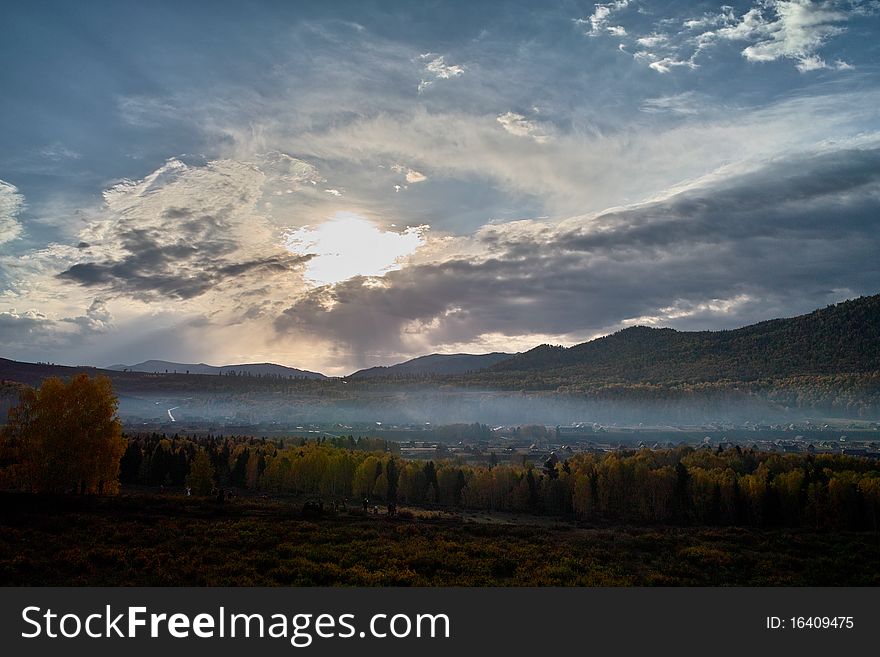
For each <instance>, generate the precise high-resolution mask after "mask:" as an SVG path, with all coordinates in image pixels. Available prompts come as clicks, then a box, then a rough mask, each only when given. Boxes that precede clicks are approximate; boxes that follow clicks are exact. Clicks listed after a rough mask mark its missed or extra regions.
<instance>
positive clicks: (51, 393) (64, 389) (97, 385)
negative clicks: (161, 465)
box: [3, 374, 126, 494]
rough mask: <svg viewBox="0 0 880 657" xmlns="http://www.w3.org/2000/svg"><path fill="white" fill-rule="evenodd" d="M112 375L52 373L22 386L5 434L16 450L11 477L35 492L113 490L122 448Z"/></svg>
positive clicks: (8, 444)
mask: <svg viewBox="0 0 880 657" xmlns="http://www.w3.org/2000/svg"><path fill="white" fill-rule="evenodd" d="M118 404H119V402H118V400H117V398H116V395H115V394H114V393H113V387H112V385H111V383H110V379H108V378H107V377H104V376H98V377H95V378H90V377H89V376H88V375H86V374H79V375H77V376H75V377H73V378H72V379H71V380H70V382H69V383H64V382H63V381H62V380H61V379H58V378H56V377H52V378H49V379H46V380H45V381H43V384H42V385H41V386H40V387H39V388H37V389H33V388H25V389H24V390H23V391H22V392H21V395H20V398H19V403H18V405H17V406H15V407H14V408H12V409H10V411H9V418H8V422H7V426H6V429H5V431H4V435H3V442H4V444H5V450H4V451H8V452H10V453H11V454H13V455H14V458H13V459H12V460H13V463H12V464H11V466H10V467H11V468H12V469H13V473H12V476H11V477H10V479H11V480H12V481H13V482H14V483H15V485H17V486H18V487H20V488H24V489H26V490H31V491H35V492H51V493H80V494H85V493H91V494H95V493H97V494H114V493H117V492H118V491H119V462H120V460H121V459H122V455H123V453H124V452H125V448H126V440H125V439H124V438H123V437H122V424H121V423H120V421H119V417H118V416H117V412H116V411H117V408H118Z"/></svg>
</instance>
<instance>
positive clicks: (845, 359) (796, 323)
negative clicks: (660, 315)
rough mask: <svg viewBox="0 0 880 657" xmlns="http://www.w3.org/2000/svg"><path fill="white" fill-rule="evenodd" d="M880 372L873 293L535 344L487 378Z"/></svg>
mask: <svg viewBox="0 0 880 657" xmlns="http://www.w3.org/2000/svg"><path fill="white" fill-rule="evenodd" d="M878 370H880V295H873V296H867V297H864V296H863V297H858V298H856V299H850V300H848V301H843V302H840V303H837V304H832V305H830V306H827V307H825V308H820V309H817V310H814V311H812V312H810V313H806V314H804V315H798V316H795V317H789V318H777V319H769V320H764V321H762V322H758V323H755V324H750V325H747V326H743V327H740V328H736V329H728V330H722V331H677V330H675V329H671V328H653V327H646V326H635V327H628V328H626V329H622V330H620V331H617V332H615V333H612V334H610V335H607V336H604V337H601V338H596V339H595V340H591V341H589V342H583V343H580V344H576V345H573V346H571V347H560V346H553V345H539V346H538V347H535V348H533V349H530V350H528V351H525V352H523V353H521V354H517V355H516V356H513V357H512V358H509V359H507V360H505V361H502V362H499V363H496V364H495V365H493V366H492V367H490V368H489V370H488V372H487V376H489V377H491V376H492V375H501V374H504V373H506V374H512V373H514V372H519V373H528V372H532V373H540V372H545V373H546V372H553V374H555V375H559V376H564V375H572V376H577V377H579V378H585V379H590V380H607V381H620V382H634V381H642V382H661V381H664V382H669V381H676V380H678V381H715V380H720V379H731V380H742V381H750V380H755V379H758V378H762V377H781V376H793V375H819V374H822V375H825V374H835V373H858V372H872V371H878Z"/></svg>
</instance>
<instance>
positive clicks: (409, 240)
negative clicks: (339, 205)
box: [284, 212, 427, 285]
mask: <svg viewBox="0 0 880 657" xmlns="http://www.w3.org/2000/svg"><path fill="white" fill-rule="evenodd" d="M426 229H427V226H418V227H415V228H407V229H406V230H404V231H403V232H400V233H398V232H394V231H386V230H383V229H382V228H381V227H380V226H378V225H377V224H375V223H373V222H372V221H369V220H368V219H365V218H363V217H361V216H359V215H356V214H353V213H350V212H337V213H336V214H335V215H334V216H333V218H332V219H329V220H328V221H325V222H324V223H322V224H320V225H318V226H315V227H314V228H313V227H311V226H304V227H303V228H300V229H298V230H295V231H292V232H290V233H287V234H286V235H285V236H284V245H285V246H286V247H287V248H288V249H289V250H290V251H291V252H293V253H297V254H301V255H309V254H311V255H314V257H313V258H312V259H311V260H309V263H308V265H307V266H306V272H305V275H306V278H307V279H309V280H310V281H312V282H313V283H316V284H318V285H328V284H331V283H338V282H340V281H344V280H347V279H349V278H352V277H354V276H382V275H383V274H385V273H387V272H389V271H392V270H395V269H400V267H401V263H400V261H401V259H402V258H404V257H405V256H408V255H409V254H411V253H413V252H414V251H415V250H416V249H417V248H418V247H419V246H421V245H422V244H424V239H423V238H422V233H423V232H424V231H425V230H426Z"/></svg>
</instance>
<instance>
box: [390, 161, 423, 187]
mask: <svg viewBox="0 0 880 657" xmlns="http://www.w3.org/2000/svg"><path fill="white" fill-rule="evenodd" d="M391 170H392V171H394V172H395V173H402V174H404V180H406V182H407V183H409V184H411V185H412V184H415V183H420V182H425V181H426V180H427V179H428V176H426V175H425V174H423V173H422V172H420V171H416V170H415V169H410V168H409V167H405V166H403V165H402V164H393V165H391ZM395 187H397V190H396V191H400V189H402V188H401V186H400V185H396V186H395Z"/></svg>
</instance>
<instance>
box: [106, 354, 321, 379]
mask: <svg viewBox="0 0 880 657" xmlns="http://www.w3.org/2000/svg"><path fill="white" fill-rule="evenodd" d="M104 369H107V370H112V371H114V372H146V373H149V374H216V375H220V374H240V375H245V376H247V375H250V376H266V375H270V376H281V377H302V378H307V379H327V378H329V377H327V376H326V375H324V374H321V373H320V372H311V371H309V370H301V369H298V368H296V367H287V366H285V365H278V364H276V363H241V364H236V365H208V364H206V363H176V362H173V361H167V360H158V359H151V360H145V361H143V362H142V363H137V364H135V365H122V364H116V365H110V366H108V367H106V368H104Z"/></svg>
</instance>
